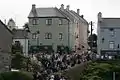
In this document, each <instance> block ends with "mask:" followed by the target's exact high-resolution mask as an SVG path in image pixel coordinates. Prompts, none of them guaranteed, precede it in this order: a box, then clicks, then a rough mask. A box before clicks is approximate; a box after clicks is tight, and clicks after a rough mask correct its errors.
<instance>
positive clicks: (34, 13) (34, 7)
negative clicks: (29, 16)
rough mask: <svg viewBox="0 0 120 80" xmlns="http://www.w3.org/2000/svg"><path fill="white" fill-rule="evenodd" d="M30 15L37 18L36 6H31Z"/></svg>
mask: <svg viewBox="0 0 120 80" xmlns="http://www.w3.org/2000/svg"><path fill="white" fill-rule="evenodd" d="M32 13H33V15H34V17H37V11H36V5H35V4H32Z"/></svg>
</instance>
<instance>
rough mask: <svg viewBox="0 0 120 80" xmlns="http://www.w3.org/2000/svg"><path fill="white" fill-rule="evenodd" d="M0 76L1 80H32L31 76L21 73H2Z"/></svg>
mask: <svg viewBox="0 0 120 80" xmlns="http://www.w3.org/2000/svg"><path fill="white" fill-rule="evenodd" d="M1 76H2V77H3V80H32V76H30V75H28V74H27V73H23V72H4V73H1ZM0 80H1V79H0Z"/></svg>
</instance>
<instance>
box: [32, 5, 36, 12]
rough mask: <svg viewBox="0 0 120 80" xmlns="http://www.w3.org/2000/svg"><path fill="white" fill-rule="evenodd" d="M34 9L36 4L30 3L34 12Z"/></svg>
mask: <svg viewBox="0 0 120 80" xmlns="http://www.w3.org/2000/svg"><path fill="white" fill-rule="evenodd" d="M35 9H36V5H35V4H32V11H33V12H34V10H35Z"/></svg>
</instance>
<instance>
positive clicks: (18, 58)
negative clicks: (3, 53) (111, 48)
mask: <svg viewBox="0 0 120 80" xmlns="http://www.w3.org/2000/svg"><path fill="white" fill-rule="evenodd" d="M11 67H12V68H15V69H21V68H24V67H25V65H24V56H23V55H22V54H21V53H19V52H18V53H16V54H15V55H14V56H13V58H12V61H11Z"/></svg>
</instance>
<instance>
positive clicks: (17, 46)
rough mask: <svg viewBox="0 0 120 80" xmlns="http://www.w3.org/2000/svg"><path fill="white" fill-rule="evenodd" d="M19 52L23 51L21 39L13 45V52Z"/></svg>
mask: <svg viewBox="0 0 120 80" xmlns="http://www.w3.org/2000/svg"><path fill="white" fill-rule="evenodd" d="M17 52H20V53H23V47H22V45H21V43H20V42H19V41H15V43H14V44H13V45H12V54H16V53H17Z"/></svg>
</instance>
